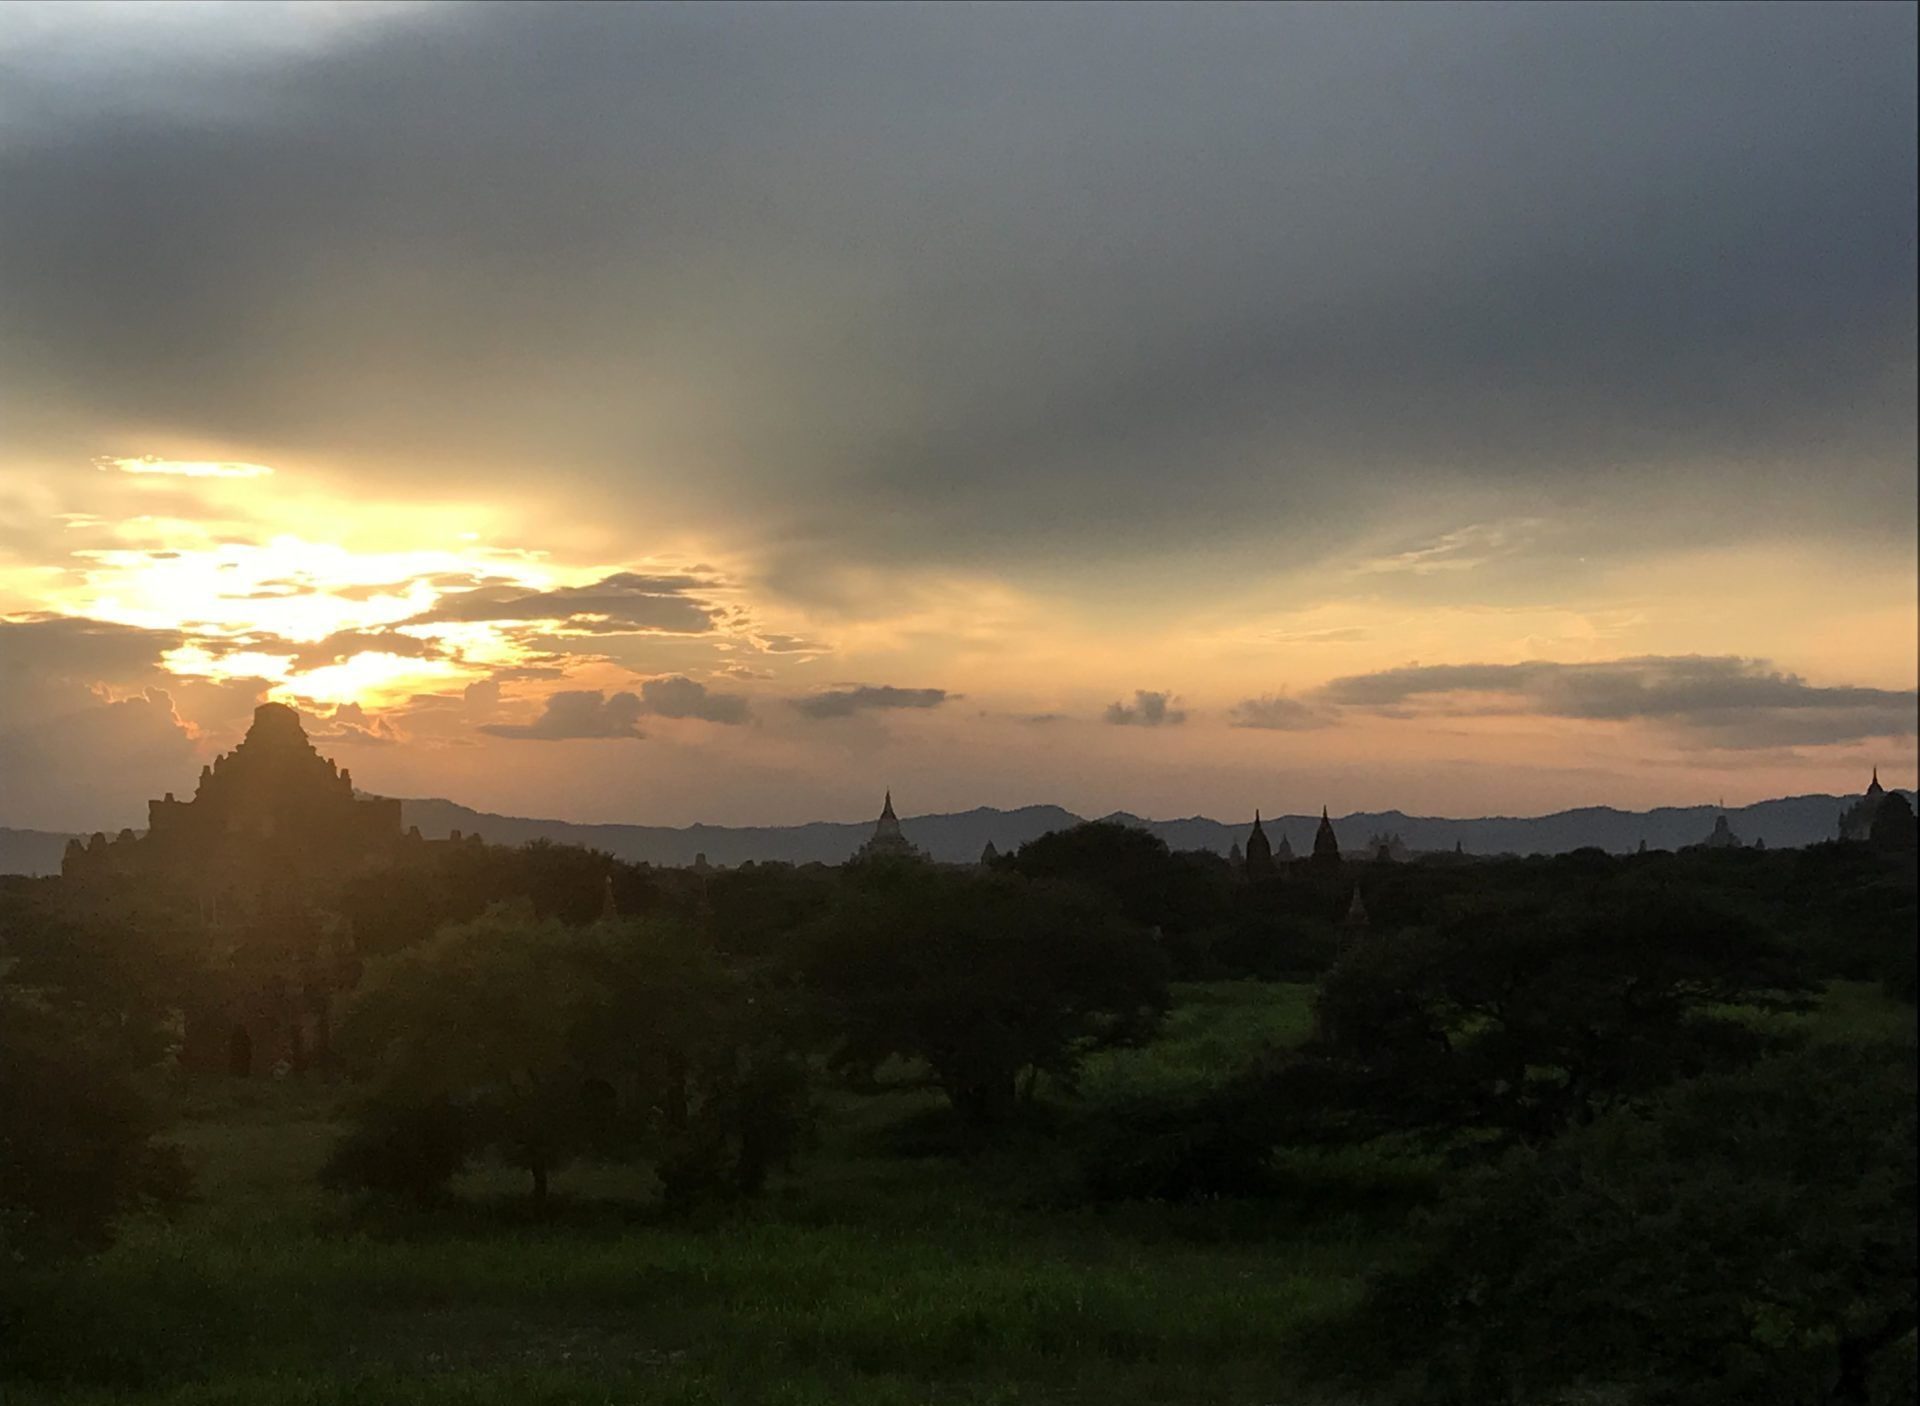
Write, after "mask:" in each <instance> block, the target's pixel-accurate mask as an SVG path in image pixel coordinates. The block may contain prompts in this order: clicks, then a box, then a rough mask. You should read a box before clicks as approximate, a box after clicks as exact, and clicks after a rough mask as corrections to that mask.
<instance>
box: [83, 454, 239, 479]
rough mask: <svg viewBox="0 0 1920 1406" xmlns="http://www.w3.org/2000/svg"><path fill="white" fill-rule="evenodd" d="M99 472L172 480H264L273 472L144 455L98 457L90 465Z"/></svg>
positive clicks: (219, 462) (222, 462) (228, 462)
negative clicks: (122, 457) (124, 457)
mask: <svg viewBox="0 0 1920 1406" xmlns="http://www.w3.org/2000/svg"><path fill="white" fill-rule="evenodd" d="M93 463H94V467H95V468H99V469H118V470H119V471H120V472H121V473H123V474H165V475H170V476H172V477H175V478H265V477H267V476H268V475H270V474H272V472H273V470H272V469H270V468H268V467H267V466H266V465H265V464H243V463H236V462H233V461H231V460H217V461H216V460H207V459H160V458H156V457H155V456H154V455H152V454H143V455H141V456H140V457H139V458H138V459H115V458H111V457H104V456H103V457H101V458H98V459H95V460H94V461H93Z"/></svg>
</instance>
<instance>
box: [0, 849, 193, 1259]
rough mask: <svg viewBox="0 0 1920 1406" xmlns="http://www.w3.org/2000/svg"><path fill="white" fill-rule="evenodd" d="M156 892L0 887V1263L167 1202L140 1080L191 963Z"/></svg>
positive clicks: (167, 1166)
mask: <svg viewBox="0 0 1920 1406" xmlns="http://www.w3.org/2000/svg"><path fill="white" fill-rule="evenodd" d="M178 919H179V914H178V913H177V912H176V911H175V910H174V909H173V907H172V906H171V905H170V904H169V903H168V902H167V901H166V896H165V895H147V896H143V895H141V894H139V893H138V892H136V891H131V890H129V889H127V888H125V887H124V886H120V885H114V886H110V887H109V888H108V889H107V891H105V892H102V893H97V894H96V895H94V896H93V897H92V898H91V900H90V901H88V902H84V903H83V902H79V901H76V900H75V899H74V896H73V895H71V894H66V893H63V892H62V891H61V889H60V887H59V886H58V885H57V884H56V883H49V882H42V881H17V882H11V883H7V884H5V885H0V1261H4V1260H6V1259H8V1258H14V1257H28V1256H32V1257H38V1256H42V1255H48V1254H54V1253H59V1252H65V1251H72V1250H88V1249H96V1248H98V1247H100V1246H102V1245H104V1244H106V1243H107V1242H108V1241H109V1239H110V1238H111V1233H112V1231H113V1229H114V1227H115V1225H116V1224H117V1223H118V1222H120V1221H122V1220H124V1219H126V1218H127V1217H128V1216H130V1215H132V1214H134V1213H136V1212H139V1211H142V1210H147V1209H152V1208H155V1207H164V1206H170V1205H172V1204H174V1203H177V1202H178V1201H180V1200H181V1199H182V1198H183V1197H184V1196H185V1194H186V1191H187V1176H186V1172H185V1169H184V1166H183V1164H182V1163H181V1161H180V1159H179V1156H178V1155H177V1152H176V1151H175V1150H174V1149H173V1148H172V1147H170V1146H168V1145H166V1144H163V1143H158V1142H156V1141H155V1137H156V1135H157V1134H158V1133H159V1132H160V1131H161V1129H162V1127H163V1120H162V1117H161V1115H160V1111H159V1109H158V1108H157V1106H156V1104H155V1102H154V1101H153V1100H152V1099H151V1098H150V1097H149V1096H148V1093H147V1092H146V1091H145V1090H144V1089H143V1087H142V1085H141V1082H140V1080H141V1076H142V1075H143V1074H144V1073H145V1072H146V1071H147V1070H149V1069H150V1068H151V1067H152V1066H153V1065H154V1063H155V1062H156V1061H157V1060H158V1059H160V1058H161V1056H162V1055H163V1054H164V1053H165V1052H166V1050H167V1048H168V1044H169V1031H168V1029H167V1020H166V1017H167V1014H168V1012H167V1001H168V998H169V997H171V996H174V995H175V994H176V993H177V992H178V991H179V989H180V987H181V985H182V983H183V980H184V977H185V974H186V973H187V972H189V971H191V970H192V956H191V952H190V949H189V947H188V945H187V942H186V936H185V934H184V931H183V928H182V926H181V924H180V923H179V921H178Z"/></svg>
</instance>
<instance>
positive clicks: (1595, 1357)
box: [1316, 1045, 1916, 1406]
mask: <svg viewBox="0 0 1920 1406" xmlns="http://www.w3.org/2000/svg"><path fill="white" fill-rule="evenodd" d="M1915 1091H1916V1090H1915V1065H1914V1050H1913V1047H1912V1046H1911V1045H1905V1046H1890V1045H1889V1046H1875V1045H1867V1046H1836V1045H1826V1046H1815V1047H1812V1048H1809V1049H1807V1050H1805V1051H1802V1052H1798V1053H1794V1054H1790V1055H1786V1056H1782V1057H1777V1058H1772V1059H1767V1060H1764V1061H1762V1062H1761V1063H1759V1064H1757V1065H1755V1066H1753V1067H1751V1068H1749V1069H1746V1070H1742V1071H1739V1072H1736V1073H1731V1074H1720V1075H1713V1076H1709V1077H1706V1078H1702V1079H1699V1080H1696V1081H1692V1082H1689V1083H1686V1084H1683V1085H1680V1086H1677V1087H1675V1088H1673V1089H1672V1090H1670V1091H1669V1092H1668V1093H1667V1094H1665V1095H1664V1096H1663V1097H1662V1098H1660V1099H1659V1100H1658V1101H1657V1102H1655V1103H1654V1104H1653V1105H1652V1106H1651V1107H1650V1108H1647V1109H1640V1110H1633V1109H1623V1110H1619V1111H1616V1112H1614V1113H1611V1114H1608V1115H1606V1116H1605V1117H1603V1118H1601V1119H1599V1120H1597V1121H1596V1122H1595V1123H1594V1124H1592V1125H1591V1126H1590V1127H1587V1128H1585V1129H1581V1130H1579V1131H1576V1132H1574V1133H1572V1134H1569V1135H1568V1136H1567V1137H1566V1138H1564V1139H1562V1140H1561V1141H1559V1142H1557V1143H1555V1144H1553V1145H1552V1146H1550V1147H1548V1148H1546V1149H1544V1150H1535V1149H1520V1150H1517V1151H1516V1152H1514V1153H1512V1154H1511V1155H1510V1156H1509V1157H1508V1158H1507V1159H1506V1160H1505V1161H1504V1162H1502V1163H1501V1164H1500V1166H1499V1167H1497V1168H1495V1169H1491V1170H1488V1171H1485V1172H1483V1173H1480V1174H1478V1175H1476V1176H1474V1177H1472V1178H1469V1179H1468V1180H1467V1181H1465V1182H1464V1183H1463V1184H1462V1185H1460V1186H1459V1187H1457V1188H1456V1189H1455V1190H1454V1191H1453V1192H1452V1194H1450V1195H1449V1196H1448V1197H1447V1198H1446V1199H1445V1201H1444V1202H1443V1203H1442V1204H1441V1206H1440V1207H1439V1208H1438V1209H1437V1210H1436V1212H1435V1213H1434V1214H1433V1216H1432V1217H1431V1218H1430V1219H1428V1220H1427V1221H1426V1222H1425V1223H1424V1224H1423V1225H1422V1226H1421V1227H1420V1235H1421V1241H1422V1248H1421V1250H1420V1251H1419V1253H1418V1255H1417V1257H1416V1262H1415V1263H1414V1264H1413V1265H1412V1267H1410V1268H1404V1269H1396V1270H1393V1271H1391V1272H1389V1273H1387V1274H1385V1275H1383V1276H1380V1277H1378V1278H1376V1279H1375V1280H1374V1281H1373V1283H1372V1284H1371V1285H1370V1286H1369V1288H1368V1291H1367V1293H1366V1296H1365V1298H1364V1299H1363V1301H1362V1303H1361V1306H1360V1308H1359V1310H1358V1312H1357V1313H1356V1314H1355V1315H1354V1317H1353V1318H1352V1319H1350V1320H1349V1321H1348V1322H1346V1323H1345V1324H1344V1325H1343V1326H1342V1327H1341V1328H1340V1329H1338V1330H1337V1331H1335V1332H1334V1333H1332V1334H1330V1335H1328V1334H1324V1333H1322V1334H1317V1335H1316V1336H1318V1337H1320V1339H1321V1341H1320V1344H1319V1346H1318V1348H1317V1350H1318V1351H1322V1352H1325V1353H1327V1354H1328V1355H1329V1356H1330V1358H1333V1359H1337V1360H1338V1362H1339V1367H1340V1370H1341V1371H1343V1372H1348V1373H1352V1372H1359V1373H1365V1372H1368V1371H1377V1370H1382V1369H1391V1368H1399V1369H1401V1370H1402V1371H1403V1374H1404V1378H1403V1381H1402V1383H1401V1384H1402V1385H1403V1386H1404V1387H1405V1388H1406V1389H1407V1391H1408V1394H1409V1395H1410V1396H1412V1397H1413V1398H1415V1399H1418V1400H1420V1401H1422V1402H1430V1403H1445V1402H1461V1403H1465V1402H1475V1403H1479V1402H1488V1403H1491V1402H1501V1401H1523V1400H1524V1401H1541V1400H1547V1399H1559V1398H1557V1397H1555V1396H1554V1393H1556V1392H1558V1391H1561V1390H1563V1389H1566V1388H1570V1387H1574V1386H1583V1387H1587V1388H1597V1389H1607V1390H1610V1391H1611V1392H1612V1393H1613V1394H1612V1395H1610V1396H1608V1397H1607V1398H1606V1399H1610V1400H1620V1401H1623V1402H1629V1403H1649V1406H1651V1403H1680V1402H1686V1403H1689V1404H1690V1406H1691V1404H1692V1403H1703V1404H1706V1403H1714V1404H1717V1403H1725V1404H1726V1406H1735V1403H1739V1404H1740V1406H1756V1404H1757V1406H1800V1403H1805V1404H1806V1406H1815V1403H1825V1402H1842V1403H1848V1402H1853V1403H1862V1406H1866V1403H1879V1402H1885V1403H1889V1406H1891V1403H1893V1402H1896V1401H1903V1400H1904V1401H1911V1400H1912V1399H1913V1382H1914V1350H1915V1349H1914V1324H1915V1312H1914V1281H1915V1273H1916V1254H1915V1229H1914V1226H1915V1222H1914V1216H1915V1209H1916V1208H1915V1200H1914V1187H1915V1175H1916V1167H1915V1135H1916V1128H1915V1121H1914V1096H1915ZM1362 1344H1364V1350H1360V1347H1361V1345H1362ZM1383 1349H1384V1350H1383Z"/></svg>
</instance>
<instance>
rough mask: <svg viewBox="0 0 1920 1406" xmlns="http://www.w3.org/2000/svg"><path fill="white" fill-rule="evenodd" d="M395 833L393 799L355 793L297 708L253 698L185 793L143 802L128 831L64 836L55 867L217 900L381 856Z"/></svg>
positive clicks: (341, 870) (326, 874)
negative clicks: (109, 837) (138, 826)
mask: <svg viewBox="0 0 1920 1406" xmlns="http://www.w3.org/2000/svg"><path fill="white" fill-rule="evenodd" d="M399 838H400V802H398V801H396V800H384V799H375V798H363V797H357V796H355V795H354V794H353V773H352V772H349V771H342V770H340V769H339V768H338V767H336V766H335V765H334V764H333V763H332V762H331V761H328V760H327V759H326V758H325V757H323V756H321V755H320V754H319V753H318V752H317V751H315V750H314V747H313V744H312V743H311V742H309V741H307V734H306V732H305V731H304V730H303V729H302V728H301V726H300V717H299V714H297V713H295V712H294V711H293V709H291V708H289V707H287V706H286V705H285V704H282V703H262V704H261V705H260V706H259V707H258V708H255V709H254V710H253V726H252V727H251V728H249V729H248V731H247V735H246V737H245V739H244V740H242V741H241V743H240V745H239V746H238V747H236V748H234V749H233V751H231V752H229V753H226V754H225V755H223V756H221V757H218V758H216V759H215V760H214V762H213V764H212V765H211V766H203V767H201V768H200V784H199V786H198V787H197V788H196V789H195V791H194V794H193V799H192V800H190V801H180V800H175V799H174V796H173V792H171V791H169V792H167V794H166V795H165V796H164V797H162V798H161V799H159V800H157V801H148V802H147V833H146V834H145V835H144V836H142V837H139V838H137V839H136V838H135V837H134V836H133V835H132V833H131V832H130V831H125V830H123V831H121V833H120V837H119V839H117V840H115V841H114V842H113V843H112V844H107V843H106V841H105V838H104V837H103V836H101V835H95V836H94V837H93V839H92V840H91V841H89V842H88V844H87V845H86V846H84V847H83V846H82V845H81V844H80V842H79V841H78V840H72V841H69V842H68V844H67V852H66V855H65V857H64V858H63V859H62V861H61V865H60V872H61V873H62V874H64V875H65V876H67V877H68V878H86V877H89V876H91V875H93V874H97V873H100V872H103V871H104V872H137V873H149V874H150V873H156V872H160V873H166V874H169V875H172V876H175V877H182V878H188V879H190V880H191V881H192V883H193V886H194V888H195V889H196V891H197V892H198V895H199V896H200V897H202V898H203V899H206V900H209V901H216V902H217V901H218V900H220V899H221V898H228V897H231V898H236V899H237V898H245V897H249V896H252V895H253V894H254V893H255V892H257V891H258V890H259V889H260V888H261V886H262V885H266V886H269V887H276V888H278V887H285V886H286V885H287V884H288V883H289V882H290V881H298V880H311V879H326V878H331V877H338V876H341V875H344V874H347V873H350V872H352V871H354V870H356V869H363V868H365V867H367V866H368V865H369V864H372V863H383V862H385V860H386V859H387V858H388V857H389V855H390V854H391V851H392V847H393V845H394V843H395V842H396V841H397V840H398V839H399Z"/></svg>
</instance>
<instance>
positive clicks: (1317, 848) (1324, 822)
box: [1313, 806, 1340, 869]
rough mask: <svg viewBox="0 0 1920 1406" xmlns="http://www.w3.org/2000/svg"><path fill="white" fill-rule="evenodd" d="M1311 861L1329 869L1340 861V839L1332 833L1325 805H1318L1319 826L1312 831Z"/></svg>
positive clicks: (1331, 825) (1331, 823)
mask: <svg viewBox="0 0 1920 1406" xmlns="http://www.w3.org/2000/svg"><path fill="white" fill-rule="evenodd" d="M1313 862H1314V863H1315V864H1316V865H1318V866H1320V867H1322V868H1329V869H1330V868H1333V867H1334V866H1336V865H1338V864H1339V863H1340V840H1339V838H1338V837H1337V836H1336V835H1335V834H1334V833H1333V821H1332V820H1330V819H1328V817H1327V808H1326V807H1325V806H1321V807H1320V828H1319V829H1318V830H1315V831H1314V832H1313Z"/></svg>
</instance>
